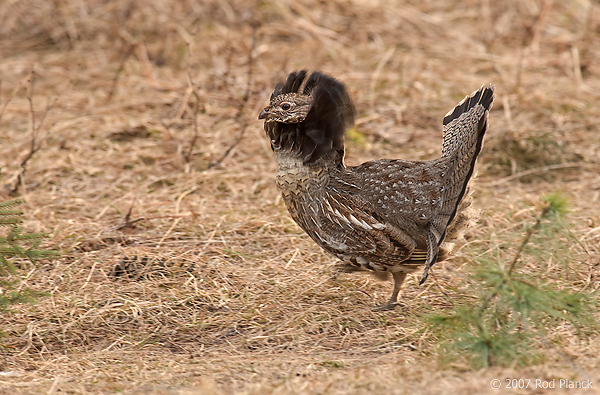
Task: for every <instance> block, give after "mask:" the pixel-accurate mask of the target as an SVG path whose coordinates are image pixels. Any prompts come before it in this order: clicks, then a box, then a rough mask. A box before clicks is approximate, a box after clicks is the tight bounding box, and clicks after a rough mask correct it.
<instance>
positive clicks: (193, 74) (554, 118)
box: [0, 0, 600, 394]
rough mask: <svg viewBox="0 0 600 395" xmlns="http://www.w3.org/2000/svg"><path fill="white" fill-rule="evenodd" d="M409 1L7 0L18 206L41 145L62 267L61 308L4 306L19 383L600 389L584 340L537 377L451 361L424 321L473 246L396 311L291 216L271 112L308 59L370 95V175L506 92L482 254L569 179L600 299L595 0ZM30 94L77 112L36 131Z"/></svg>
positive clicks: (366, 106)
mask: <svg viewBox="0 0 600 395" xmlns="http://www.w3.org/2000/svg"><path fill="white" fill-rule="evenodd" d="M388 4H389V3H388V2H383V1H377V0H356V1H337V0H336V1H328V2H321V1H315V0H306V1H301V2H298V1H287V0H286V1H273V2H259V1H236V0H230V1H211V0H207V1H203V2H199V3H195V2H187V1H176V2H167V1H154V2H151V4H144V5H142V3H139V2H128V1H124V0H96V1H87V2H84V1H80V0H54V1H49V0H48V1H45V2H40V1H31V0H30V1H5V2H2V3H1V4H0V58H1V59H2V62H0V78H1V86H0V167H1V168H2V179H1V180H2V184H3V187H2V189H1V190H0V198H2V199H6V198H7V197H8V193H9V192H10V191H11V190H13V189H15V186H16V185H17V183H18V182H19V174H21V173H22V171H21V167H20V165H19V164H20V163H21V162H22V161H23V159H24V158H25V157H26V156H27V154H28V153H29V152H30V146H31V135H32V133H34V134H36V136H37V139H36V143H37V144H39V147H40V148H39V150H38V151H37V152H35V154H34V155H33V157H32V158H31V159H30V160H29V161H28V163H27V167H26V171H25V172H24V174H23V176H22V183H20V184H19V187H18V189H17V193H18V194H20V196H22V197H23V198H24V199H25V201H26V205H25V207H24V209H25V211H26V214H27V221H26V228H27V230H30V231H45V232H49V233H51V234H52V236H53V237H52V240H51V243H52V245H55V246H56V247H57V248H60V250H61V251H62V253H63V256H62V258H61V259H58V260H54V261H51V262H45V263H43V264H42V265H41V266H40V267H39V268H37V269H35V270H33V268H31V270H30V271H29V272H28V274H27V275H26V278H25V279H24V280H23V286H28V287H31V288H33V289H35V290H38V291H44V292H49V293H50V294H51V296H49V297H46V298H41V299H40V300H39V302H38V303H37V304H36V305H33V306H29V305H24V306H16V307H14V309H13V311H14V313H13V314H7V315H4V316H3V321H2V324H1V327H2V329H3V330H4V331H5V332H6V333H7V334H8V336H7V337H5V338H3V339H2V344H3V345H2V348H0V353H1V354H2V361H0V371H1V372H0V373H1V375H0V392H4V393H11V394H14V393H57V392H67V393H112V392H125V393H195V392H198V393H227V392H230V393H233V392H235V393H276V394H287V393H332V394H334V393H340V394H341V393H384V392H385V393H399V394H400V393H408V392H410V393H448V391H449V388H452V389H454V388H456V389H457V391H459V390H460V392H465V391H470V392H474V393H488V392H490V393H497V392H498V391H494V390H492V389H491V388H490V386H489V382H490V380H491V379H493V378H498V379H504V378H514V377H516V378H532V379H536V378H539V379H546V380H547V379H551V378H554V377H556V378H571V379H573V378H579V379H582V378H585V377H590V378H592V380H593V381H594V384H595V386H596V387H598V386H600V369H599V368H598V366H599V361H600V359H599V358H598V355H599V354H600V348H599V347H598V345H597V340H598V339H590V342H589V343H588V342H584V343H582V342H579V341H577V340H576V337H575V335H574V334H573V333H572V331H571V330H570V329H569V328H554V329H553V332H552V334H551V335H552V338H553V339H554V340H555V343H556V344H555V346H554V347H548V348H547V352H546V357H547V359H546V362H545V363H544V364H543V365H540V366H536V367H531V368H528V369H526V370H519V371H517V370H515V369H510V368H506V369H500V368H494V369H490V370H488V371H485V372H478V373H473V372H470V371H468V370H463V369H464V368H465V367H464V366H454V367H440V366H438V364H437V357H436V352H435V348H434V344H435V342H434V340H435V339H432V338H431V336H430V334H429V333H428V332H427V331H425V330H424V329H425V326H424V324H423V323H422V322H421V320H420V319H419V317H420V316H421V315H422V314H423V313H425V312H430V311H439V310H442V309H444V308H446V307H447V306H449V305H450V304H451V303H452V293H453V292H454V289H456V287H459V286H460V284H461V280H462V278H463V274H464V273H463V272H464V271H465V268H467V267H468V266H469V263H470V262H471V259H472V257H470V256H469V251H470V250H469V243H466V244H464V245H463V246H459V248H458V250H457V253H456V255H455V258H454V259H452V260H451V261H450V262H448V263H446V264H445V265H443V266H440V267H439V268H437V270H435V271H434V272H435V273H434V274H435V278H434V281H430V282H428V283H427V285H426V286H424V287H418V286H417V284H416V279H415V278H413V279H411V280H410V281H409V282H408V284H407V285H406V288H405V291H404V294H403V295H404V296H403V298H404V300H405V303H406V305H405V306H404V307H403V308H402V309H398V310H397V311H394V312H389V313H386V314H382V313H374V312H372V311H371V310H370V307H371V306H372V305H373V304H376V303H381V302H382V301H384V300H385V299H386V298H387V296H388V293H389V291H390V287H391V284H389V283H380V282H377V281H376V280H374V279H372V278H371V277H368V276H351V275H336V274H335V273H334V272H333V271H332V270H331V269H330V267H331V264H333V263H334V259H333V258H332V257H330V256H328V255H326V254H325V253H323V252H321V251H320V250H319V249H318V248H317V247H316V246H315V245H314V244H313V243H312V242H311V241H310V240H309V239H308V238H307V237H306V236H305V235H304V234H302V232H301V231H300V230H299V228H298V227H297V226H296V225H294V224H293V222H292V221H291V220H290V219H289V217H288V215H287V213H286V211H285V208H284V206H283V204H282V202H281V201H280V199H279V196H278V193H277V191H276V188H275V186H274V180H273V179H274V175H273V173H274V169H275V163H274V159H273V157H272V155H271V153H270V149H269V146H268V141H267V140H266V138H264V135H263V132H262V125H261V123H260V122H258V121H257V120H256V117H257V114H258V112H259V110H260V109H261V107H262V106H264V105H265V104H266V103H267V100H268V97H269V94H270V91H271V89H272V87H273V86H274V83H275V82H276V81H277V80H278V79H279V78H282V77H284V76H285V75H286V73H287V72H289V71H290V70H292V69H298V68H302V67H309V68H312V69H320V70H323V71H326V72H329V73H331V74H333V75H334V76H336V77H338V78H340V79H341V80H343V81H344V82H345V83H346V84H347V86H348V88H349V90H350V92H351V94H352V96H353V97H354V99H355V102H356V104H357V108H358V120H357V129H356V131H355V132H354V133H353V136H352V139H351V141H350V142H349V148H348V158H347V162H348V163H350V164H357V163H359V162H361V161H364V160H368V159H374V158H380V157H404V158H411V159H431V158H434V157H435V156H436V155H437V154H438V152H439V150H440V144H441V136H440V132H439V130H440V126H439V124H440V121H441V118H442V117H443V115H444V114H445V113H446V111H448V110H449V109H451V108H452V106H453V105H454V104H455V103H456V102H457V101H458V100H460V99H461V98H462V97H463V96H464V95H466V94H468V93H470V92H471V91H473V90H475V89H476V88H478V87H479V86H481V85H482V84H487V83H488V82H494V83H495V84H496V85H497V95H498V98H497V102H496V104H495V106H494V109H493V111H492V113H491V121H490V122H491V130H490V132H489V136H488V137H487V139H486V147H485V149H484V151H483V154H482V157H481V160H480V162H479V181H478V183H477V185H476V187H475V189H476V191H475V198H476V201H477V204H478V205H479V206H480V207H481V208H483V209H484V213H483V215H482V218H481V221H480V225H479V226H477V227H476V228H474V229H473V230H472V232H471V236H470V239H469V240H470V242H479V243H486V242H487V243H490V245H493V243H494V240H496V238H497V235H498V234H503V233H506V232H521V231H522V229H523V225H524V224H527V223H530V222H528V221H530V220H531V219H532V218H533V217H534V216H535V210H536V209H535V207H532V206H535V204H536V202H538V201H539V196H540V194H542V193H547V192H554V191H562V192H564V193H566V194H567V195H568V196H569V197H570V199H571V202H572V209H573V212H572V215H571V219H572V222H573V224H574V227H573V232H574V234H575V235H576V236H577V237H578V238H579V239H580V240H581V242H582V244H583V245H584V246H585V247H586V249H587V251H588V252H589V254H586V255H583V258H582V261H581V262H580V261H577V262H573V264H572V267H573V269H574V273H573V275H572V278H569V279H568V281H566V280H562V281H560V282H557V284H559V285H560V286H565V287H573V288H574V289H581V288H584V287H585V289H586V290H590V291H593V290H598V287H599V280H598V279H599V277H598V272H597V271H598V267H599V264H600V250H599V248H600V247H599V246H600V175H599V174H600V160H599V158H600V134H599V133H598V130H599V129H600V121H599V120H600V111H599V110H598V105H597V103H600V66H599V65H600V46H598V45H596V44H597V42H598V40H599V36H600V8H599V7H598V5H597V4H594V3H593V2H590V1H585V0H582V1H566V2H552V1H546V2H542V1H533V0H527V1H516V0H515V1H505V2H491V1H484V2H476V1H452V0H446V1H443V2H440V1H435V2H434V1H424V2H407V3H402V4H399V5H397V6H395V7H393V8H390V6H389V5H388ZM253 37H254V39H253ZM32 70H34V75H35V80H34V86H33V90H31V84H30V83H29V82H28V79H29V78H31V71H32ZM28 92H30V95H29V96H30V97H31V99H32V100H31V102H32V104H33V108H34V112H33V114H34V119H35V122H36V125H38V126H39V125H40V122H41V118H42V116H43V114H44V113H45V112H46V108H47V106H49V105H52V104H53V103H54V105H53V106H52V108H50V109H49V111H48V112H47V115H46V118H45V121H44V123H43V124H42V125H41V126H40V127H39V128H34V127H32V123H31V119H32V117H31V112H30V104H29V101H28ZM572 248H574V249H575V248H578V247H577V246H573V247H572ZM532 269H533V270H535V267H532ZM562 392H563V391H561V390H554V391H552V393H553V394H554V393H556V394H559V393H562ZM564 392H565V393H566V392H568V391H564ZM540 393H541V392H540ZM569 393H572V392H569Z"/></svg>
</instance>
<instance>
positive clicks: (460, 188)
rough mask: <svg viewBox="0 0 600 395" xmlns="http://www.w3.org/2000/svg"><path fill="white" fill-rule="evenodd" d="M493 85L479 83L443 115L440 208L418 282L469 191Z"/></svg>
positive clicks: (426, 270) (434, 257)
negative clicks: (477, 87) (443, 173)
mask: <svg viewBox="0 0 600 395" xmlns="http://www.w3.org/2000/svg"><path fill="white" fill-rule="evenodd" d="M495 97H496V96H495V94H494V86H493V85H492V84H490V85H488V86H487V87H481V88H480V89H479V90H477V91H476V92H474V93H472V94H471V95H469V96H467V97H465V98H464V99H463V100H462V101H461V102H460V103H458V105H457V106H456V107H454V109H453V110H452V111H450V112H449V113H448V114H446V116H445V117H444V121H443V136H444V141H443V145H442V159H441V161H442V163H443V164H444V165H445V166H447V171H446V174H445V176H444V180H443V185H444V191H443V193H442V201H443V206H442V210H441V212H440V214H439V216H438V218H437V219H436V221H434V223H432V224H431V228H430V230H429V235H428V239H429V240H428V247H429V254H428V262H427V265H426V266H425V270H424V272H423V277H422V279H421V284H422V283H423V282H424V281H425V280H426V279H427V274H428V271H429V268H430V267H431V266H432V265H433V264H434V263H435V262H436V258H437V251H438V248H439V246H440V244H441V243H442V241H444V238H445V236H446V229H447V227H448V225H450V224H451V223H452V221H453V220H454V218H455V217H456V214H457V211H458V208H459V207H460V204H461V201H462V200H463V198H464V197H465V195H466V193H467V191H468V184H469V180H470V179H471V176H472V175H473V171H474V170H475V160H476V159H477V156H478V155H479V152H480V151H481V147H482V145H483V136H484V135H485V132H486V131H487V129H488V122H487V119H488V114H489V111H490V109H491V108H492V102H493V101H494V98H495Z"/></svg>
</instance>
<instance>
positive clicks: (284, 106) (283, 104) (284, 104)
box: [281, 102, 292, 111]
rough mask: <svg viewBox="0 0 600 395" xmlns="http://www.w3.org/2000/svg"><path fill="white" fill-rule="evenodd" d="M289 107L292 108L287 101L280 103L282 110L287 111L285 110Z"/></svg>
mask: <svg viewBox="0 0 600 395" xmlns="http://www.w3.org/2000/svg"><path fill="white" fill-rule="evenodd" d="M290 108H292V105H291V104H290V103H287V102H286V103H282V104H281V109H282V110H285V111H287V110H289V109H290Z"/></svg>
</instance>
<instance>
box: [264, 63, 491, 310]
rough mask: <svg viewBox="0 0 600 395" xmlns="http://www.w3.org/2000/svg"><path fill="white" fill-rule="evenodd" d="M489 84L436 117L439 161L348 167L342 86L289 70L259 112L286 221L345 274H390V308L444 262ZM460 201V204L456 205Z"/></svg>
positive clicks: (478, 141) (348, 118)
mask: <svg viewBox="0 0 600 395" xmlns="http://www.w3.org/2000/svg"><path fill="white" fill-rule="evenodd" d="M494 97H495V95H494V86H493V85H489V86H487V87H482V88H481V89H479V90H478V91H476V92H474V93H473V94H471V95H470V96H467V97H466V98H465V99H463V100H462V101H461V102H460V103H459V104H458V105H457V106H456V107H455V108H454V109H453V110H452V111H450V112H449V113H448V114H446V116H445V117H444V120H443V146H442V157H441V158H440V159H436V160H432V161H408V160H402V159H381V160H376V161H371V162H366V163H363V164H361V165H359V166H352V167H347V166H346V165H345V164H344V134H345V131H346V129H347V128H349V127H351V126H352V125H353V122H354V113H355V110H354V105H353V104H352V101H351V99H350V97H349V95H348V92H347V91H346V88H345V86H344V85H343V84H342V83H340V82H339V81H337V80H336V79H334V78H332V77H330V76H328V75H326V74H322V73H319V72H314V73H312V74H310V75H309V74H308V72H307V71H306V70H302V71H299V72H293V73H291V74H290V75H289V76H288V77H287V79H286V80H285V82H280V83H278V84H277V86H276V87H275V90H274V91H273V94H272V95H271V101H270V103H269V105H268V106H267V107H265V109H264V110H262V111H261V113H260V115H259V116H258V118H259V119H264V120H265V123H264V128H265V132H266V134H267V136H268V137H269V139H270V140H271V147H272V149H273V151H274V152H275V155H276V157H277V165H278V166H277V187H278V189H279V190H280V191H281V194H282V196H283V199H284V201H285V204H286V206H287V208H288V211H289V212H290V214H291V216H292V218H293V219H294V221H296V223H298V225H300V227H301V228H302V229H303V230H304V231H305V232H306V233H307V234H308V235H309V236H310V237H311V238H312V239H313V240H314V241H315V242H316V243H317V244H318V245H319V246H321V247H322V248H323V249H325V250H326V251H328V252H330V253H332V254H333V255H335V256H337V257H338V258H339V259H340V260H342V261H343V262H344V263H343V264H342V265H340V266H339V267H340V268H342V270H343V271H361V270H372V271H375V272H380V273H381V272H388V273H389V272H391V273H392V275H393V278H394V290H393V292H392V297H391V298H390V301H389V302H388V304H387V305H384V306H382V309H392V308H394V306H395V305H396V304H397V299H398V293H399V291H400V287H401V286H402V283H403V282H404V279H405V278H406V275H407V273H410V272H413V271H415V270H417V269H418V268H419V267H420V266H422V265H424V266H425V270H424V273H423V277H422V279H421V284H422V283H423V282H424V281H425V279H426V278H427V275H428V271H429V268H430V267H431V266H432V265H433V264H434V263H435V262H436V261H440V260H443V259H445V255H446V251H445V250H444V249H442V248H441V244H442V242H443V241H444V237H445V236H446V234H447V232H448V231H451V229H452V227H453V226H455V225H456V224H457V222H459V216H457V212H459V211H460V210H461V209H462V206H464V205H465V204H464V203H465V201H466V199H464V198H465V196H466V195H467V193H468V186H467V185H468V182H469V179H470V178H471V175H472V174H473V169H474V166H475V160H476V158H477V155H478V154H479V152H480V150H481V146H482V141H483V136H484V134H485V132H486V130H487V127H488V124H487V118H488V113H489V110H490V108H491V107H492V101H493V100H494ZM461 202H462V204H461Z"/></svg>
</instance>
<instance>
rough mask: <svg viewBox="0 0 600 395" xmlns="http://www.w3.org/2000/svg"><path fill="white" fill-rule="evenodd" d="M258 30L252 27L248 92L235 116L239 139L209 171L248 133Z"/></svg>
mask: <svg viewBox="0 0 600 395" xmlns="http://www.w3.org/2000/svg"><path fill="white" fill-rule="evenodd" d="M256 30H257V27H256V26H253V27H252V42H251V45H250V50H249V51H248V74H247V83H246V92H245V93H244V96H243V97H242V102H241V104H240V106H238V111H237V114H236V115H235V120H236V122H237V123H238V124H239V125H240V133H239V135H238V137H237V138H236V139H235V141H234V142H233V144H231V145H230V146H229V148H227V150H225V152H224V153H223V155H221V157H220V158H219V159H217V160H216V161H213V162H211V163H210V164H209V165H208V168H209V169H210V168H212V167H215V166H219V165H220V164H221V162H223V160H225V159H226V158H227V157H228V156H229V154H231V152H232V151H233V150H234V148H235V147H237V146H238V145H239V144H240V143H241V142H242V140H243V138H244V134H245V133H246V129H248V121H247V120H246V119H245V118H244V110H245V109H246V106H247V104H248V101H249V100H250V91H251V89H252V79H253V76H254V58H253V53H254V49H255V48H256Z"/></svg>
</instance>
